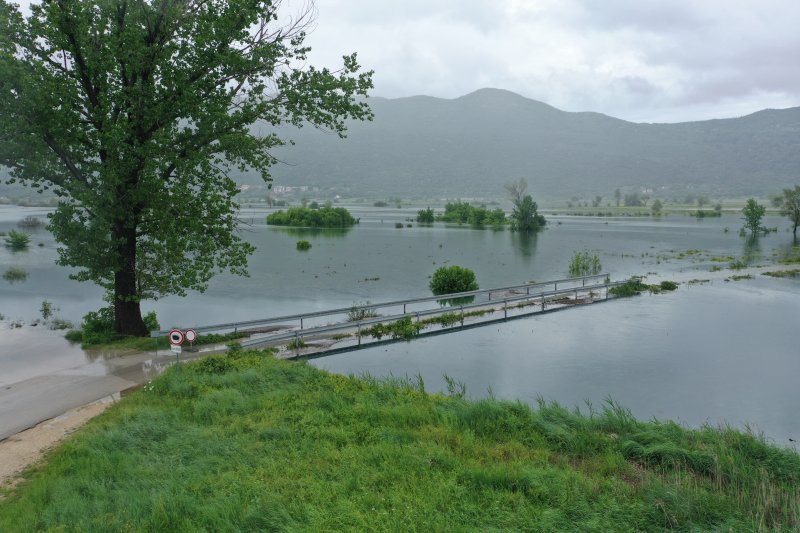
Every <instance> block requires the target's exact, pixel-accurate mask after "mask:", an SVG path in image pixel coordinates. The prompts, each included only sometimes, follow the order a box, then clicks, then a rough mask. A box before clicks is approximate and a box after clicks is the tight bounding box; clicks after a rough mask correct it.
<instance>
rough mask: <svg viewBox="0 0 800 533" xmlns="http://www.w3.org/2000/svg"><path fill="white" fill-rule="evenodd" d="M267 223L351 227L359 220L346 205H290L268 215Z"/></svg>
mask: <svg viewBox="0 0 800 533" xmlns="http://www.w3.org/2000/svg"><path fill="white" fill-rule="evenodd" d="M267 224H269V225H271V226H296V227H302V228H349V227H350V226H353V225H355V224H358V220H357V219H355V218H353V216H352V215H351V214H350V212H349V211H348V210H347V209H345V208H344V207H327V206H326V207H320V208H319V209H310V208H308V207H290V208H289V209H288V210H286V211H283V210H281V211H276V212H274V213H271V214H270V215H268V216H267Z"/></svg>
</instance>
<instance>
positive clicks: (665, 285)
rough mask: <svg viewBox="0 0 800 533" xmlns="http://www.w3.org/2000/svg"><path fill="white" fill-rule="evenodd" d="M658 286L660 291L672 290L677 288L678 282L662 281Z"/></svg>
mask: <svg viewBox="0 0 800 533" xmlns="http://www.w3.org/2000/svg"><path fill="white" fill-rule="evenodd" d="M659 287H661V290H662V291H674V290H675V289H677V288H678V284H677V283H675V282H674V281H662V282H661V283H660V284H659Z"/></svg>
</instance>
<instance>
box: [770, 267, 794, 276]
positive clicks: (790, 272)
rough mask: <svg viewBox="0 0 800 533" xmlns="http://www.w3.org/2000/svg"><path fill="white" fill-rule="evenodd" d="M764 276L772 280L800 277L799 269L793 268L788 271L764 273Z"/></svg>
mask: <svg viewBox="0 0 800 533" xmlns="http://www.w3.org/2000/svg"><path fill="white" fill-rule="evenodd" d="M764 275H765V276H770V277H773V278H796V277H800V268H793V269H790V270H774V271H771V272H764Z"/></svg>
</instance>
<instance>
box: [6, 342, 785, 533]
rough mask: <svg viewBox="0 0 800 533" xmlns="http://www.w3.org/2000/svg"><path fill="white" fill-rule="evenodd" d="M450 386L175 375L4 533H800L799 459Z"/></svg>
mask: <svg viewBox="0 0 800 533" xmlns="http://www.w3.org/2000/svg"><path fill="white" fill-rule="evenodd" d="M451 388H452V391H451V392H452V394H451V395H450V396H441V395H431V394H427V393H425V392H424V386H423V384H422V383H421V381H412V382H407V381H397V380H395V381H376V380H372V379H355V378H347V377H343V376H338V375H332V374H328V373H325V372H322V371H319V370H316V369H315V368H313V367H311V366H309V365H305V364H298V363H289V362H285V361H278V360H275V359H273V358H272V357H270V356H268V355H265V354H263V353H256V352H245V353H235V354H234V355H232V356H212V357H209V358H206V359H204V360H200V361H197V362H194V363H190V364H186V365H182V366H181V367H180V368H177V369H176V368H172V369H170V370H169V371H167V372H166V374H165V375H163V376H162V377H160V378H158V379H157V380H155V381H154V382H153V383H152V384H150V385H148V386H146V387H145V388H144V389H143V390H141V391H139V392H137V393H135V394H133V395H131V396H129V397H127V398H126V399H124V400H123V401H121V402H120V403H118V404H117V405H115V406H114V407H112V408H111V409H110V410H109V411H107V412H106V413H105V414H103V415H101V416H100V417H98V418H97V419H95V420H93V421H92V422H91V423H90V424H89V426H87V427H86V428H85V429H84V430H82V431H80V432H79V433H78V434H76V435H74V436H73V437H72V438H71V439H70V440H69V441H68V442H67V443H66V444H64V445H63V446H62V447H61V448H60V449H58V450H56V451H54V452H53V453H51V454H50V456H49V457H48V460H47V462H46V464H44V465H42V466H40V467H37V468H35V469H33V470H32V471H30V472H28V474H27V475H28V478H29V479H28V480H27V481H26V482H24V483H23V484H22V485H20V486H19V487H18V489H16V490H15V491H14V492H13V493H10V494H8V495H7V497H6V499H5V500H4V501H2V502H0V531H16V532H20V531H33V530H58V531H61V530H67V531H73V530H74V531H123V530H124V531H137V530H149V531H195V530H208V531H239V530H244V531H262V530H285V529H290V530H293V529H305V530H313V531H317V530H329V531H330V530H337V531H338V530H394V531H407V530H423V531H429V530H434V531H435V530H464V529H466V530H471V529H477V530H492V529H500V530H548V531H549V530H580V531H609V530H661V529H664V528H677V529H682V530H689V529H702V530H707V529H720V530H725V531H727V530H729V529H732V530H736V531H742V530H757V529H766V528H781V527H782V528H784V529H787V530H789V529H792V528H796V527H800V493H798V485H800V456H798V455H797V454H796V453H795V452H792V451H788V450H781V449H777V448H774V447H772V446H770V445H767V444H765V443H764V442H763V441H761V440H759V439H756V438H754V437H751V436H747V435H744V434H742V433H739V432H736V431H732V430H727V429H722V430H716V429H710V428H706V429H701V430H697V431H689V430H686V429H683V428H681V427H679V426H677V425H675V424H671V423H658V422H640V421H637V420H635V419H633V418H632V417H631V416H630V415H629V413H628V412H627V411H625V410H624V409H621V408H619V407H616V406H613V405H612V406H609V407H607V408H606V409H604V410H602V411H601V412H596V413H593V414H590V415H581V414H578V413H576V412H574V411H571V410H566V409H563V408H561V407H559V406H556V405H549V404H548V405H541V406H540V407H539V408H538V409H537V410H531V409H530V408H529V407H528V406H526V405H523V404H521V403H513V402H502V401H497V400H493V399H486V400H481V401H477V402H473V401H467V400H465V399H463V398H461V397H460V396H461V394H462V393H463V391H462V390H461V389H460V387H459V386H458V384H457V383H453V384H452V387H451Z"/></svg>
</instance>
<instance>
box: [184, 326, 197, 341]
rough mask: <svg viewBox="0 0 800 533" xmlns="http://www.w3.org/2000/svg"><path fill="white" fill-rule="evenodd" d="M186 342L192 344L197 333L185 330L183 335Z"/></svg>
mask: <svg viewBox="0 0 800 533" xmlns="http://www.w3.org/2000/svg"><path fill="white" fill-rule="evenodd" d="M184 336H185V337H186V340H187V341H189V342H194V341H196V340H197V332H196V331H195V330H193V329H187V330H186V333H184Z"/></svg>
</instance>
